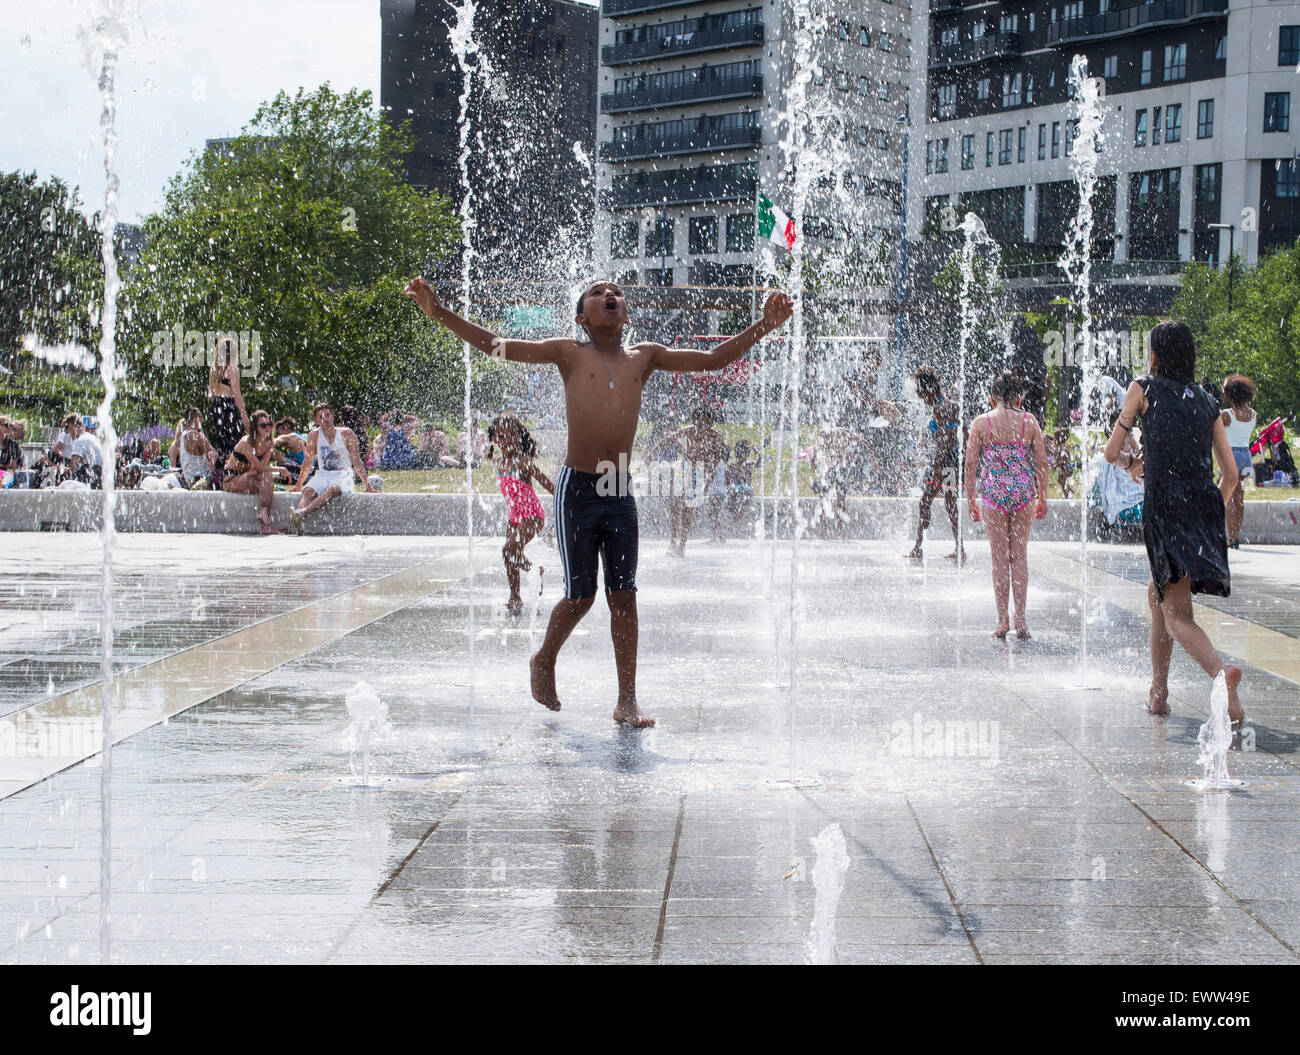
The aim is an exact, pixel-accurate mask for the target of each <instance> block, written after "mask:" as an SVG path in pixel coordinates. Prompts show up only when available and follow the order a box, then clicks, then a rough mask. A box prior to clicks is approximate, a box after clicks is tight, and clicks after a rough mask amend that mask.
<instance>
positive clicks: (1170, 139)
mask: <svg viewBox="0 0 1300 1055" xmlns="http://www.w3.org/2000/svg"><path fill="white" fill-rule="evenodd" d="M1182 138H1183V104H1182V103H1174V104H1173V105H1171V106H1166V107H1165V142H1166V143H1178V142H1180V141H1181V140H1182Z"/></svg>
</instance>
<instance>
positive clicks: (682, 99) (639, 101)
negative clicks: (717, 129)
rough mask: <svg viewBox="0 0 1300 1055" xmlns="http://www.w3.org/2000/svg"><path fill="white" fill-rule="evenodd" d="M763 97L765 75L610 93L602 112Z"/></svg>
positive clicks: (602, 100) (604, 97)
mask: <svg viewBox="0 0 1300 1055" xmlns="http://www.w3.org/2000/svg"><path fill="white" fill-rule="evenodd" d="M762 94H763V75H762V74H757V75H755V76H751V77H719V78H713V77H705V78H703V79H701V80H698V81H695V82H693V83H691V84H675V85H673V86H672V87H670V88H641V89H639V90H637V91H632V92H606V93H605V94H604V95H602V96H601V97H600V112H601V113H603V114H623V113H627V112H629V111H631V110H652V109H654V108H656V107H659V106H676V105H681V104H683V103H698V102H703V101H705V100H706V99H743V98H746V97H750V96H755V95H762Z"/></svg>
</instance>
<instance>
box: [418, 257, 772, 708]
mask: <svg viewBox="0 0 1300 1055" xmlns="http://www.w3.org/2000/svg"><path fill="white" fill-rule="evenodd" d="M406 295H407V296H408V297H410V298H411V299H412V300H414V301H415V302H416V304H418V305H419V307H420V310H421V311H423V312H424V313H425V314H426V315H428V316H429V317H430V318H431V319H433V321H434V322H436V323H438V324H439V325H442V326H445V327H447V329H449V330H451V331H452V332H453V333H454V334H456V336H458V337H459V338H460V339H461V340H463V341H466V342H468V343H469V344H470V345H472V346H473V347H475V348H477V349H478V350H479V351H481V352H484V353H486V354H488V355H494V356H497V357H500V358H503V359H509V360H511V361H513V362H521V363H537V364H541V363H552V364H554V365H555V367H556V369H558V370H559V372H560V377H561V379H562V380H563V382H564V405H565V417H566V418H567V420H568V426H569V438H568V450H567V452H566V454H565V458H564V464H563V465H562V466H561V468H560V471H559V473H558V474H557V477H556V480H555V521H556V525H555V535H556V542H557V543H558V544H559V551H560V564H561V566H562V568H563V571H564V597H563V598H562V599H561V600H560V602H559V603H558V604H556V606H555V607H554V608H553V609H551V617H550V620H549V622H548V623H547V627H546V638H545V639H544V640H543V642H542V647H541V648H540V649H538V650H537V652H535V653H534V654H533V656H532V659H531V660H530V661H529V675H530V683H531V688H532V693H533V699H535V700H536V701H537V702H538V703H540V704H541V705H542V706H543V707H546V708H547V709H548V710H552V711H558V710H559V709H560V697H559V694H558V693H557V692H556V688H555V662H556V659H557V658H558V656H559V653H560V649H561V648H562V647H563V646H564V643H565V642H566V641H567V640H568V638H569V635H570V634H571V633H573V630H574V628H575V627H576V626H577V625H578V623H579V622H581V621H582V618H583V616H585V615H586V614H587V613H588V612H589V611H590V610H591V606H592V604H594V603H595V600H596V589H597V575H598V573H599V563H600V561H601V560H603V562H604V570H605V582H604V585H605V599H606V600H607V601H608V603H609V609H610V633H611V636H612V638H613V643H614V657H615V666H616V669H617V671H618V703H617V704H616V705H615V708H614V721H616V722H621V723H625V724H627V725H629V726H631V727H633V728H636V729H643V728H645V727H646V726H650V725H654V719H653V718H651V717H650V716H648V715H646V714H644V713H642V711H641V708H640V706H639V704H638V702H637V698H636V661H637V638H638V633H639V626H638V620H637V608H636V588H637V587H636V568H637V549H638V546H637V540H638V536H639V527H638V524H637V509H636V498H635V496H634V495H633V493H632V487H631V480H630V476H629V472H628V465H629V462H630V460H631V457H632V443H633V440H634V439H635V438H636V428H637V419H638V418H639V417H640V414H641V396H642V392H643V390H644V388H645V385H646V382H647V381H649V379H650V377H651V375H653V373H654V372H655V371H656V370H665V371H690V372H699V371H705V370H721V369H722V368H723V367H725V366H727V365H728V364H729V363H732V362H734V361H735V360H737V359H739V358H740V357H741V356H742V355H744V354H745V353H746V352H747V351H749V349H750V348H752V347H753V346H754V345H755V344H757V343H758V341H759V340H761V339H762V338H763V337H765V336H767V335H768V334H769V333H772V332H773V331H774V330H777V329H779V328H780V327H781V326H782V325H783V324H784V323H785V321H786V320H787V319H789V318H790V316H791V314H792V313H793V311H794V306H793V302H792V301H791V299H790V298H789V297H788V296H787V295H786V294H784V293H773V294H772V295H771V296H770V297H768V299H767V303H766V304H765V305H764V306H763V318H762V319H761V320H760V321H759V322H756V323H755V324H754V325H752V326H750V327H749V328H748V329H746V330H744V331H743V332H742V333H740V334H738V335H737V336H735V337H731V338H729V339H727V340H725V341H723V342H722V343H720V344H718V345H717V346H716V347H714V348H711V349H710V350H709V351H698V350H696V349H694V348H668V347H665V346H664V345H662V344H657V343H655V342H652V341H642V342H639V343H637V344H633V345H626V344H625V343H624V332H625V330H626V328H627V326H628V324H629V320H628V314H627V302H626V301H625V300H624V298H623V291H622V290H621V289H620V288H619V287H618V285H617V284H616V283H614V282H595V283H592V284H591V285H590V286H588V287H587V288H586V290H585V291H584V292H583V293H582V295H581V296H580V297H579V298H578V306H577V312H576V315H575V317H574V321H575V322H576V323H577V325H579V326H581V327H582V328H583V329H585V330H586V332H587V338H588V339H587V340H585V341H579V340H576V339H574V338H572V337H557V338H553V339H551V340H546V341H512V340H507V339H506V338H504V337H498V336H496V335H495V334H493V333H491V332H490V331H488V330H485V329H484V328H483V327H481V326H476V325H475V324H474V323H472V322H470V321H469V320H467V319H463V318H461V317H460V316H459V315H457V314H456V313H455V312H454V311H452V310H450V309H449V308H447V307H445V306H444V305H443V304H442V303H441V302H440V301H439V300H438V296H437V294H436V293H434V290H433V287H432V286H431V285H430V284H429V282H428V281H427V280H426V279H424V278H416V279H413V280H412V281H411V282H410V284H409V285H407V287H406Z"/></svg>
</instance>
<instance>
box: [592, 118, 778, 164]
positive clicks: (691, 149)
mask: <svg viewBox="0 0 1300 1055" xmlns="http://www.w3.org/2000/svg"><path fill="white" fill-rule="evenodd" d="M762 142H763V129H762V128H761V127H760V126H758V125H755V126H754V127H752V128H704V129H701V130H700V131H698V132H686V133H683V134H681V135H674V136H642V137H638V138H636V139H625V140H611V141H610V142H608V143H601V144H600V160H601V161H630V160H632V159H633V158H652V157H666V156H668V155H671V154H702V153H707V152H709V151H713V150H729V149H738V148H744V147H756V146H760V145H761V144H762Z"/></svg>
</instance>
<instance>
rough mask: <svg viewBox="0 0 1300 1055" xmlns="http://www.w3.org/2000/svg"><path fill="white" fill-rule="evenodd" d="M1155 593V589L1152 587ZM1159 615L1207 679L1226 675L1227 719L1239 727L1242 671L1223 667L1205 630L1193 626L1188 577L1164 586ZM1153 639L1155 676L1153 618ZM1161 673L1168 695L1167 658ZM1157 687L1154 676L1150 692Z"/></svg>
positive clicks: (1241, 716) (1240, 720)
mask: <svg viewBox="0 0 1300 1055" xmlns="http://www.w3.org/2000/svg"><path fill="white" fill-rule="evenodd" d="M1152 590H1153V592H1154V587H1152ZM1160 610H1161V614H1162V615H1163V617H1164V625H1165V629H1166V630H1167V631H1168V632H1169V633H1170V634H1172V635H1173V639H1174V640H1175V641H1177V642H1178V643H1179V644H1180V645H1182V646H1183V651H1185V652H1186V653H1187V654H1188V655H1189V656H1191V657H1192V659H1194V660H1196V662H1197V663H1198V664H1200V667H1201V669H1202V670H1203V671H1205V673H1206V674H1208V675H1209V676H1210V677H1212V678H1215V677H1218V675H1219V672H1220V671H1222V672H1223V673H1224V674H1225V675H1226V680H1227V682H1228V717H1229V718H1230V719H1231V720H1232V721H1234V722H1236V723H1238V724H1240V723H1241V722H1242V721H1244V720H1245V716H1246V715H1245V711H1243V710H1242V707H1241V701H1240V700H1239V699H1238V698H1237V686H1238V685H1239V684H1240V683H1241V670H1240V669H1239V668H1237V667H1225V666H1224V664H1223V660H1222V659H1221V658H1219V653H1218V652H1216V651H1215V649H1214V646H1213V645H1212V644H1211V643H1210V639H1209V638H1208V637H1206V636H1205V631H1204V630H1202V629H1201V628H1200V627H1199V626H1197V625H1196V618H1195V616H1194V615H1193V611H1192V585H1191V580H1190V578H1189V577H1188V576H1186V575H1184V576H1183V577H1182V578H1181V579H1179V580H1178V581H1177V582H1171V583H1170V584H1169V585H1168V586H1166V587H1165V599H1164V600H1163V601H1162V602H1161V603H1160ZM1151 633H1152V639H1151V662H1152V670H1153V675H1154V674H1155V673H1156V668H1155V662H1156V648H1155V644H1156V642H1155V629H1154V619H1153V620H1152V632H1151ZM1164 674H1165V678H1166V686H1165V693H1166V695H1167V694H1168V691H1169V690H1168V685H1167V678H1168V674H1169V655H1168V653H1166V654H1165V657H1164ZM1156 688H1157V684H1156V680H1155V677H1154V676H1153V678H1152V692H1153V693H1154V692H1155V689H1156Z"/></svg>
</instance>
